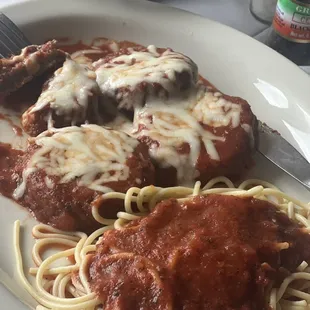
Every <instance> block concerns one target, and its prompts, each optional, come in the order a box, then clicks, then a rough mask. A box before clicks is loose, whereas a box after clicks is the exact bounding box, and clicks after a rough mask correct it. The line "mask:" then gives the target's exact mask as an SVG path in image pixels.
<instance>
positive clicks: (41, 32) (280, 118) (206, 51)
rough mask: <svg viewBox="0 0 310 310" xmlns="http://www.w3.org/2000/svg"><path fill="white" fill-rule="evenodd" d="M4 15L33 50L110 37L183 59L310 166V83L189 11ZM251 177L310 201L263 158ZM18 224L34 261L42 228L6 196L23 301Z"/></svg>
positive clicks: (45, 6) (262, 49)
mask: <svg viewBox="0 0 310 310" xmlns="http://www.w3.org/2000/svg"><path fill="white" fill-rule="evenodd" d="M3 11H4V12H5V13H6V14H7V15H8V16H9V17H10V18H11V19H12V20H13V21H15V22H16V23H17V24H18V25H19V26H20V28H21V29H22V30H23V31H24V32H25V34H26V35H27V36H28V38H29V39H30V40H31V41H32V42H33V43H41V42H42V41H44V40H46V39H47V38H53V37H60V36H62V37H66V36H69V37H71V38H72V39H73V40H74V39H83V40H87V39H88V40H89V39H91V38H94V37H98V36H105V37H110V38H114V39H119V40H124V39H126V40H130V41H135V42H137V43H142V44H144V45H148V44H155V45H157V46H163V47H171V48H173V49H175V50H177V51H180V52H183V53H185V54H186V55H189V56H190V57H191V58H193V59H194V60H195V61H196V62H197V64H198V66H199V68H200V72H201V74H202V75H203V76H204V77H206V78H207V79H209V80H210V81H211V82H212V83H213V84H214V85H215V86H217V87H218V88H219V89H220V90H221V91H223V92H225V93H227V94H229V95H235V96H240V97H243V98H245V99H246V100H248V102H249V103H250V104H251V106H252V108H253V111H254V113H255V114H256V115H257V116H258V118H259V119H261V120H262V121H265V122H267V123H268V124H269V125H270V126H271V127H273V128H274V129H277V130H278V131H279V132H280V133H281V134H282V135H283V136H284V138H286V139H287V140H288V141H289V142H290V143H292V144H293V145H294V146H295V147H296V148H297V149H299V150H300V151H301V152H302V153H303V154H304V155H305V157H306V158H307V159H308V161H310V78H309V77H308V76H307V74H306V73H304V72H302V71H301V70H300V69H299V68H298V67H297V66H295V65H294V64H293V63H291V62H289V61H288V60H286V59H285V58H283V57H282V56H280V55H279V54H277V53H276V52H274V51H272V50H271V49H269V48H268V47H266V46H264V45H263V44H261V43H259V42H257V41H255V40H254V39H252V38H250V37H248V36H246V35H244V34H242V33H240V32H237V31H235V30H233V29H231V28H228V27H226V26H223V25H220V24H218V23H215V22H212V21H209V20H206V19H204V18H201V17H199V16H196V15H193V14H190V13H187V12H183V11H180V10H176V9H172V8H168V7H165V6H162V5H158V4H154V3H149V2H147V1H137V0H113V1H112V0H110V1H109V0H92V1H86V0H85V1H80V0H66V1H64V0H53V1H31V2H26V3H22V4H19V5H14V6H10V7H7V8H4V9H3ZM12 140H13V142H14V144H21V142H22V141H21V140H19V139H17V138H16V137H15V136H14V134H13V132H12V129H11V128H10V127H9V126H8V124H7V123H6V122H0V141H12ZM249 175H250V176H253V177H259V178H262V179H265V180H267V181H270V182H273V183H274V184H276V185H277V186H279V187H280V188H281V189H283V190H284V191H287V192H288V193H290V194H292V195H294V196H297V197H300V198H301V199H302V200H305V201H310V193H309V192H308V191H307V190H305V189H304V188H303V187H302V186H300V185H299V184H298V183H297V182H296V181H294V180H292V179H291V178H290V177H289V176H287V175H285V174H284V173H283V172H281V171H280V170H279V169H278V168H276V167H275V166H273V165H272V164H270V163H269V162H267V161H266V160H265V159H264V158H262V157H261V156H259V155H257V156H256V167H255V168H254V169H253V170H251V171H250V173H249ZM16 219H20V220H22V223H23V224H24V225H25V227H26V228H25V230H24V234H23V235H24V236H25V238H24V239H25V240H24V244H23V249H24V250H23V252H24V254H25V255H26V256H27V257H28V259H29V254H30V249H31V247H30V246H31V243H32V240H31V234H30V231H31V230H30V229H31V227H32V225H33V224H34V223H35V222H34V220H32V219H31V218H30V216H29V215H28V213H27V212H26V211H24V210H23V209H22V208H21V207H19V206H18V205H16V204H14V203H12V202H11V201H9V200H7V199H5V198H3V197H0V268H1V270H0V271H1V272H0V278H1V279H2V280H4V278H5V280H6V282H7V283H8V284H10V285H11V288H12V290H13V291H14V292H15V294H21V292H20V290H18V283H16V281H14V268H15V263H14V257H13V248H12V229H13V222H14V221H15V220H16ZM12 279H13V280H12ZM0 296H1V304H0V308H1V309H11V310H17V309H24V308H25V306H24V305H22V304H21V303H20V302H19V301H18V299H17V298H15V297H14V296H13V295H11V294H10V293H9V292H8V291H7V290H6V289H5V288H4V287H2V286H1V285H0ZM24 296H25V294H24ZM24 296H22V297H24Z"/></svg>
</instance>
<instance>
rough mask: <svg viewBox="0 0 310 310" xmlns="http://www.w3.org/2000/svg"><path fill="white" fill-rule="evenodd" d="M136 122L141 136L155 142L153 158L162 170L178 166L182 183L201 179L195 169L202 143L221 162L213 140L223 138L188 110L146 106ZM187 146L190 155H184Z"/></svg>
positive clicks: (214, 158)
mask: <svg viewBox="0 0 310 310" xmlns="http://www.w3.org/2000/svg"><path fill="white" fill-rule="evenodd" d="M135 123H136V126H137V127H140V128H142V130H139V129H138V128H136V130H137V136H138V137H143V136H148V137H149V138H151V139H152V140H153V141H155V143H153V144H152V145H151V147H150V155H151V157H152V158H154V159H155V160H156V161H157V162H158V163H159V164H160V166H161V167H164V168H165V167H169V166H172V167H175V168H176V169H177V177H178V181H179V183H180V184H188V183H190V182H192V181H193V180H194V179H195V178H196V177H197V176H198V175H197V171H196V169H195V166H196V163H197V160H198V158H199V154H200V151H201V143H204V146H205V148H206V151H207V153H208V154H209V156H210V158H211V159H213V160H219V159H220V158H219V154H218V152H217V150H216V148H215V146H214V143H213V141H224V138H223V137H217V136H215V135H214V134H212V133H211V132H209V131H207V130H205V129H204V128H203V127H202V126H201V125H200V124H199V122H198V121H197V119H195V118H194V117H193V116H192V115H191V114H190V113H189V111H188V110H186V109H184V108H182V107H179V106H178V105H170V106H167V105H160V104H158V103H157V104H154V105H146V106H145V107H143V108H142V109H140V110H139V111H138V112H137V113H136V115H135ZM158 144H159V145H158ZM184 144H188V145H189V147H190V150H189V153H183V152H181V149H182V147H184Z"/></svg>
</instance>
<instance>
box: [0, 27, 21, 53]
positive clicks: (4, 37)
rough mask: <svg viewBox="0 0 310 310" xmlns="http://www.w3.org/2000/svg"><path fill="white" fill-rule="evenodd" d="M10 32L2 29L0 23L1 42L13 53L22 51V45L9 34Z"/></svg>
mask: <svg viewBox="0 0 310 310" xmlns="http://www.w3.org/2000/svg"><path fill="white" fill-rule="evenodd" d="M8 34H9V33H8V32H5V31H3V30H2V29H1V25H0V42H1V43H2V44H4V45H6V47H7V48H8V49H9V50H10V51H11V54H18V53H19V52H20V50H21V49H20V47H19V46H18V45H17V44H16V43H15V42H14V40H12V39H11V38H10V37H9V36H8Z"/></svg>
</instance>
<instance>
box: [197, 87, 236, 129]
mask: <svg viewBox="0 0 310 310" xmlns="http://www.w3.org/2000/svg"><path fill="white" fill-rule="evenodd" d="M241 110H242V107H241V105H239V104H235V103H232V102H230V101H228V100H226V99H224V98H222V94H221V93H219V92H216V93H213V92H208V91H205V92H202V93H200V94H199V95H198V100H197V103H196V104H195V105H194V107H193V109H192V115H193V116H194V117H195V118H196V119H197V120H198V121H199V122H201V123H203V124H205V125H209V126H212V127H220V126H229V125H230V126H231V127H233V128H236V127H238V126H239V125H240V113H241Z"/></svg>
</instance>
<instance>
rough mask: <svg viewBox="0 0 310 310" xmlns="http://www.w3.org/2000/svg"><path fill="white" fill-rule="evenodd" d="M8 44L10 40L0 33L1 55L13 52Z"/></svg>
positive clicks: (8, 55)
mask: <svg viewBox="0 0 310 310" xmlns="http://www.w3.org/2000/svg"><path fill="white" fill-rule="evenodd" d="M9 46H10V42H8V40H7V38H6V37H5V36H3V34H2V33H0V52H1V55H2V57H4V58H6V57H10V56H11V55H12V54H13V53H14V51H12V50H11V48H10V47H9Z"/></svg>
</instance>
